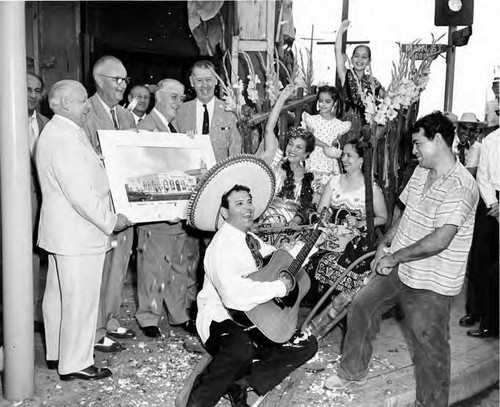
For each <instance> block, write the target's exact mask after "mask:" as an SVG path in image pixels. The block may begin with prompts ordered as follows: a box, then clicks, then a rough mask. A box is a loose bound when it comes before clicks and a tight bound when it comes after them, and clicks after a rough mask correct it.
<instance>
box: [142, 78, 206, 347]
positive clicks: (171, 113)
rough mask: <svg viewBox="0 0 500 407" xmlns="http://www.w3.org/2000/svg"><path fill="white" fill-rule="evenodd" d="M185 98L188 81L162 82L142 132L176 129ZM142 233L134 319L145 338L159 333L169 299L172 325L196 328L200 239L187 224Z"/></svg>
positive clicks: (155, 226) (157, 226) (167, 224)
mask: <svg viewBox="0 0 500 407" xmlns="http://www.w3.org/2000/svg"><path fill="white" fill-rule="evenodd" d="M183 100H184V85H182V83H180V82H179V81H176V80H175V79H164V80H162V81H160V82H159V83H158V91H157V92H156V94H155V107H154V109H153V110H152V111H151V113H149V114H148V115H147V116H146V118H145V119H144V120H143V121H142V122H141V123H139V129H140V130H148V131H161V132H165V133H176V132H177V130H176V129H175V127H174V126H173V124H172V121H173V120H174V119H175V116H176V114H177V110H179V107H180V105H181V104H182V102H183ZM137 231H138V238H139V239H138V249H139V250H138V254H137V293H138V299H139V307H138V309H137V313H136V319H137V322H138V323H139V326H140V327H141V329H142V330H143V332H144V334H145V335H146V336H149V337H151V338H157V337H160V336H161V332H160V328H159V327H158V325H159V322H160V319H161V315H162V308H163V304H164V303H165V306H166V309H167V315H168V321H169V323H170V325H174V326H176V325H179V326H181V327H182V328H184V329H185V330H187V331H188V332H190V333H194V332H195V326H194V322H193V321H192V320H191V319H190V308H191V306H192V304H193V303H194V301H195V300H196V279H195V268H196V266H197V264H198V257H199V250H198V247H197V245H198V241H197V240H196V239H193V238H191V237H190V236H189V235H188V233H187V228H186V224H185V222H158V223H150V224H143V225H140V226H139V227H138V228H137Z"/></svg>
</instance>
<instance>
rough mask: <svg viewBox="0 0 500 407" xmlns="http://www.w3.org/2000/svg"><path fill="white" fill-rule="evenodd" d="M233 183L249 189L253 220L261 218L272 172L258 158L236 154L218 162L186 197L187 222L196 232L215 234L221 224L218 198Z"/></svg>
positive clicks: (272, 186)
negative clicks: (252, 205)
mask: <svg viewBox="0 0 500 407" xmlns="http://www.w3.org/2000/svg"><path fill="white" fill-rule="evenodd" d="M236 184H238V185H243V186H246V187H248V188H250V193H251V194H252V201H253V204H254V206H255V212H254V219H257V218H258V217H259V216H260V215H262V213H263V212H264V211H265V210H266V209H267V207H268V206H269V204H270V203H271V201H272V199H273V196H274V189H275V185H276V179H275V177H274V173H273V171H272V170H271V168H270V167H269V166H268V165H267V164H266V163H265V162H264V161H263V160H261V159H260V158H256V157H255V156H253V155H250V154H240V155H236V156H233V157H230V158H227V159H225V160H223V161H220V162H219V163H217V164H215V165H214V166H213V167H212V168H211V169H210V170H209V171H208V172H207V173H206V174H205V175H204V177H203V178H202V180H201V181H200V182H199V183H198V185H197V186H196V189H195V191H194V192H193V193H192V194H191V197H190V198H189V203H188V208H187V221H188V223H189V224H190V225H191V226H193V227H194V228H196V229H200V230H205V231H211V232H214V231H216V230H217V229H218V228H219V227H220V226H221V225H222V222H223V219H222V217H221V216H219V211H220V203H221V198H222V195H224V193H226V192H227V191H229V190H230V189H231V188H232V187H233V186H235V185H236Z"/></svg>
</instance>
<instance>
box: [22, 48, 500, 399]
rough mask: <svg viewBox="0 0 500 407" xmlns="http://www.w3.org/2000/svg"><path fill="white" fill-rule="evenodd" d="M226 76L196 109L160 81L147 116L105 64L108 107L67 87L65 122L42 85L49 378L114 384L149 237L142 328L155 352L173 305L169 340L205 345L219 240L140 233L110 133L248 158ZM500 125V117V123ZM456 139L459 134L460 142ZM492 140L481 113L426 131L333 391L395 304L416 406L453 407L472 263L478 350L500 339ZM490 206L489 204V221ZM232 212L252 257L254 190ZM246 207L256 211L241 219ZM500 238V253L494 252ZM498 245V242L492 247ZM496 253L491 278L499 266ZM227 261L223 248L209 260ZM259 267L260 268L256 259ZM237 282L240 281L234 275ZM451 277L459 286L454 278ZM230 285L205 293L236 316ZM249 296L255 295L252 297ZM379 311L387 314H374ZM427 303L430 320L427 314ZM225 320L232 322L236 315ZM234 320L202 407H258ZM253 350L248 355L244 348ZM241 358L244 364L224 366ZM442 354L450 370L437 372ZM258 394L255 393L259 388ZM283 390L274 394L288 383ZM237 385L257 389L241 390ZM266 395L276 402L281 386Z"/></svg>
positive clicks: (62, 91) (141, 89) (97, 73)
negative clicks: (122, 191)
mask: <svg viewBox="0 0 500 407" xmlns="http://www.w3.org/2000/svg"><path fill="white" fill-rule="evenodd" d="M214 72H215V71H214V66H213V65H212V64H211V63H210V62H208V61H199V62H196V63H195V64H194V65H193V67H192V70H191V75H190V84H191V86H193V88H194V90H195V92H196V98H195V99H194V100H192V101H189V102H184V90H185V87H184V85H183V84H182V83H180V82H179V81H177V80H175V79H170V78H166V79H164V80H162V81H160V82H159V83H158V86H157V90H156V92H155V94H154V99H155V100H154V101H155V104H154V108H153V109H152V110H151V111H150V112H149V113H148V106H149V103H150V92H149V89H148V88H147V87H145V86H135V87H133V88H132V89H131V90H130V93H129V96H128V101H129V104H130V109H126V108H124V107H122V106H121V105H120V103H121V102H122V101H123V99H124V94H125V91H126V88H127V85H128V84H129V82H130V78H128V77H127V71H126V69H125V67H124V65H123V64H122V63H121V61H120V60H118V59H117V58H115V57H112V56H104V57H102V58H100V59H99V60H98V61H97V62H96V63H95V65H94V67H93V79H94V82H95V87H96V92H95V94H94V95H92V96H91V97H88V94H87V91H86V89H85V88H84V87H83V85H81V84H80V83H78V82H76V81H72V80H62V81H59V82H57V83H56V84H55V85H54V86H52V88H51V89H50V91H49V92H48V101H49V105H50V108H51V110H52V111H53V112H54V117H53V118H52V119H51V120H50V121H49V120H48V119H47V118H45V117H43V116H42V115H41V114H40V113H39V112H37V107H38V105H39V104H40V101H41V99H42V92H43V81H42V79H41V78H39V77H38V76H36V75H34V74H28V78H27V83H28V113H29V134H30V154H31V158H32V167H33V171H32V191H33V193H32V196H33V199H32V202H33V232H34V235H35V236H36V241H35V244H36V246H37V247H38V249H36V250H35V251H34V254H33V256H34V259H33V264H34V279H35V310H39V309H40V307H39V304H40V302H41V301H42V298H43V304H42V311H43V312H42V313H37V312H35V320H36V321H37V322H38V323H39V324H40V325H43V326H44V332H45V339H46V343H47V355H46V359H47V366H48V367H49V368H51V369H57V370H58V373H59V375H60V377H61V379H62V380H73V379H83V380H91V379H101V378H105V377H108V376H110V375H111V374H112V372H111V371H110V370H109V369H107V368H100V367H97V366H95V365H94V356H93V354H94V351H95V350H96V351H101V352H119V351H122V350H123V349H125V345H124V343H123V342H122V341H123V340H127V339H130V338H134V337H135V336H136V333H135V332H134V331H133V330H131V329H129V328H126V327H123V326H122V325H121V324H120V320H119V310H120V305H121V302H122V289H123V285H124V281H125V277H126V274H127V270H128V266H129V261H130V257H131V253H132V250H133V242H134V230H136V231H137V236H138V239H137V241H138V244H137V259H138V261H137V285H138V302H139V304H138V310H137V314H136V319H137V322H138V324H139V327H140V328H141V329H142V331H143V332H144V334H145V335H146V336H148V337H152V338H156V337H159V336H161V331H160V328H159V322H160V319H161V318H162V312H163V305H165V308H166V310H167V316H168V321H169V323H170V325H174V326H180V327H181V328H183V329H185V330H187V331H188V332H191V333H196V326H195V323H194V318H195V313H196V310H195V308H196V300H197V298H196V296H197V291H198V287H197V285H198V279H197V270H198V266H199V262H200V253H201V248H202V247H203V245H206V244H207V243H208V242H207V239H203V238H202V237H200V234H199V233H198V232H196V231H195V230H193V229H191V228H190V227H189V226H187V225H186V222H185V221H183V220H173V221H170V222H156V223H151V224H140V225H138V226H137V227H136V226H134V225H132V223H131V222H130V221H129V220H128V219H127V218H126V217H125V216H124V215H122V214H119V213H118V214H117V213H115V211H114V210H113V205H112V202H111V197H110V188H109V184H108V180H107V176H106V172H105V168H104V164H103V161H102V152H101V147H100V143H99V136H98V131H99V130H145V131H159V132H164V133H169V132H172V133H175V132H179V133H190V132H193V133H196V134H209V137H210V140H211V143H212V147H213V150H214V155H215V158H216V161H221V160H224V159H226V158H228V157H231V156H234V155H237V154H239V153H241V152H242V140H241V136H240V134H239V132H238V129H237V126H236V117H235V115H234V114H233V113H230V112H227V111H226V110H225V109H224V104H223V102H222V101H221V100H219V99H218V98H217V97H216V96H215V94H214V93H215V87H216V84H217V79H216V76H215V74H214ZM497 83H498V82H497ZM497 90H498V85H497ZM497 97H498V96H497ZM497 106H498V105H497ZM496 114H497V116H498V109H497V110H496ZM453 122H454V123H453ZM453 124H455V126H456V128H457V130H458V131H457V133H456V134H455V128H454V126H453ZM480 126H481V123H480V122H479V120H477V118H476V117H475V115H473V114H471V113H466V114H464V115H463V116H462V117H461V119H460V120H458V118H456V117H454V116H453V115H451V114H450V115H448V117H445V116H444V115H442V114H441V113H433V114H431V115H427V116H425V117H424V118H422V119H421V120H419V121H418V122H417V123H416V125H415V127H414V129H413V133H412V140H413V145H414V153H415V154H416V156H417V158H418V160H419V164H420V166H419V167H418V170H416V171H415V173H414V174H413V176H412V178H411V179H410V181H409V183H408V185H407V187H406V188H405V190H404V192H403V193H402V195H401V197H400V199H401V201H402V203H403V204H404V210H403V212H402V215H401V217H400V218H399V217H396V219H398V220H397V221H396V222H395V223H394V224H393V226H392V227H391V228H390V230H389V231H388V232H387V234H386V235H385V236H384V238H383V239H382V241H381V244H380V246H379V249H378V251H377V256H376V259H375V261H374V263H373V265H372V266H373V270H374V271H376V272H377V273H378V274H379V275H380V276H379V277H377V279H376V280H374V282H372V283H371V284H369V285H368V286H367V287H366V289H364V291H362V292H360V295H359V296H357V297H356V299H355V300H354V302H353V305H352V307H351V310H350V311H349V316H348V331H347V336H346V340H345V341H344V352H343V358H342V361H341V363H340V367H339V372H338V375H336V376H334V377H332V378H330V380H329V381H328V382H327V383H326V385H327V386H329V387H331V388H337V387H343V386H348V385H350V384H351V383H353V382H359V381H361V380H363V379H364V378H365V377H366V372H367V368H368V363H369V360H370V357H371V343H370V342H369V340H368V339H367V338H369V337H371V334H372V332H371V330H370V329H371V328H370V323H369V322H370V321H372V320H373V319H374V318H375V316H374V315H375V313H378V312H379V311H380V309H381V308H384V307H385V305H386V304H389V303H390V304H392V303H394V302H396V301H399V302H400V304H402V306H403V308H404V310H405V315H406V320H407V323H408V324H409V327H410V329H411V331H412V334H413V336H414V341H413V342H414V345H415V347H416V353H415V359H416V361H415V363H416V366H417V401H419V400H420V401H419V402H420V403H421V405H445V404H446V403H447V400H448V386H449V374H450V372H449V363H450V361H449V358H450V352H449V344H448V327H447V324H448V322H449V309H450V299H451V297H452V296H454V295H456V294H457V293H458V292H459V291H460V288H461V285H462V282H463V274H464V272H463V271H464V270H465V267H466V264H468V270H469V271H468V275H469V290H468V306H467V315H466V316H465V317H464V318H462V319H461V321H460V324H461V325H463V326H472V325H473V324H474V323H476V322H479V323H480V325H479V327H478V329H475V330H470V331H469V332H468V335H470V336H475V337H488V336H497V335H498V273H497V271H498V191H499V190H500V173H499V172H498V171H499V170H498V168H497V167H498V166H497V165H496V164H497V163H498V161H499V160H500V151H499V145H500V141H499V138H500V133H499V130H496V131H493V132H492V133H491V134H488V135H487V136H486V137H485V138H484V140H483V141H482V143H483V148H482V149H481V148H480V146H481V140H479V138H478V135H479V131H478V129H479V128H480ZM454 139H455V141H453V140H454ZM485 147H486V148H485ZM481 150H482V151H481ZM465 168H467V169H468V170H469V171H466V170H465ZM475 176H477V183H476V181H475V180H474V177H475ZM477 185H479V189H478V188H477ZM479 194H480V195H481V203H480V204H479V205H480V209H478V211H477V215H476V206H477V202H478V200H479ZM221 198H222V202H221V205H222V208H223V209H222V214H223V217H224V219H226V222H227V223H228V224H229V225H230V226H231V227H228V228H226V229H224V230H226V231H227V230H230V234H231V233H232V234H233V235H234V236H233V237H234V239H233V238H231V239H229V241H228V242H226V243H225V250H229V251H231V247H230V246H231V245H236V244H237V242H239V243H241V245H240V246H241V247H239V249H241V250H242V251H243V252H245V253H246V251H247V250H248V249H247V247H246V246H245V245H244V244H243V243H242V242H244V240H245V239H243V240H241V239H239V238H240V237H245V236H246V235H247V234H248V230H249V228H250V226H251V223H252V221H253V210H254V209H253V203H252V196H251V191H250V190H248V188H247V187H246V186H245V185H243V186H242V188H240V189H238V188H237V189H236V190H229V191H227V193H226V194H225V195H224V196H223V197H215V198H214V199H221ZM238 200H240V201H242V202H243V204H242V205H243V206H237V205H239V203H238V202H239V201H238ZM240 203H241V202H240ZM245 208H246V209H245ZM481 208H482V209H481ZM245 211H246V212H245ZM423 214H425V216H423ZM474 221H475V222H476V228H475V229H474ZM415 225H418V227H416V226H415ZM479 225H481V226H480V227H479ZM232 227H234V230H233V229H231V228H232ZM220 230H223V229H220ZM473 230H474V235H473ZM240 232H242V233H243V234H241V233H240ZM217 233H219V232H217ZM220 233H222V232H220ZM220 233H219V234H220ZM224 233H225V232H224ZM495 234H496V239H497V240H496V243H495V241H494V240H492V239H494V235H495ZM216 236H217V235H216ZM485 236H487V239H490V240H488V241H485V240H484V239H485ZM236 237H237V238H236ZM220 239H221V238H219V240H220ZM240 240H241V241H240ZM217 241H218V240H217V238H216V239H215V242H217ZM485 242H488V243H485ZM239 243H238V244H239ZM471 244H472V249H471V254H470V256H468V252H469V247H470V245H471ZM486 246H488V247H489V249H488V250H489V251H488V253H487V254H486V255H487V256H489V257H488V259H491V260H488V264H490V267H484V256H485V250H486V249H485V247H486ZM235 247H236V246H235ZM39 249H41V250H39ZM214 251H216V246H215V245H214V246H213V247H212V249H211V250H209V251H208V253H212V252H214ZM248 253H250V252H248ZM248 253H247V254H248ZM215 255H216V256H223V255H224V254H223V253H222V250H220V251H219V252H217V253H215V252H214V256H215ZM481 256H483V260H481V261H480V260H479V259H481ZM495 256H496V257H495ZM247 257H248V258H249V259H250V260H249V261H250V262H252V263H253V260H251V257H250V256H247ZM467 258H468V259H469V260H467ZM490 261H491V262H492V263H490ZM495 262H496V263H495ZM40 263H41V264H44V263H47V264H48V271H47V282H46V288H45V290H42V289H41V288H40V287H37V285H38V282H39V281H40V280H41V279H40V276H39V274H40V267H39V264H40ZM207 264H208V263H207ZM209 266H210V264H209ZM227 267H228V269H231V267H232V265H231V264H228V265H227ZM246 267H247V266H246V265H245V267H244V268H245V270H243V269H242V271H241V273H242V274H241V276H240V277H242V278H244V277H246V275H247V274H248V273H247V271H248V270H246ZM252 267H254V265H253V264H252ZM209 268H210V267H209ZM476 269H481V270H476ZM442 270H448V271H449V273H451V274H450V275H447V276H443V274H442V273H441V271H442ZM495 270H496V272H495ZM238 272H239V271H238ZM211 273H212V274H214V275H216V274H217V273H220V270H218V269H217V270H216V269H213V270H211ZM245 273H246V274H245ZM424 274H425V276H424ZM42 280H43V279H42ZM495 284H496V286H495ZM219 285H220V286H219ZM212 286H213V287H212ZM222 286H223V282H222V281H218V280H217V279H214V280H212V279H211V280H210V282H207V281H206V282H205V286H204V290H209V289H210V290H209V291H210V294H211V295H213V296H214V298H215V297H217V299H216V300H215V299H214V301H213V302H212V303H211V304H212V306H213V304H214V303H215V301H217V302H220V304H222V306H226V307H228V306H227V304H226V303H225V300H226V299H227V298H229V296H228V297H226V296H225V294H224V293H223V294H220V293H219V289H222V288H221V287H222ZM83 287H84V289H82V288H83ZM273 287H274V288H273V290H274V291H273V293H275V294H273V295H271V297H273V296H274V295H276V296H283V295H286V294H287V293H288V292H289V290H290V286H289V283H287V282H283V281H281V282H279V284H278V283H276V284H274V286H273ZM495 287H496V288H495ZM214 288H215V289H214ZM226 289H227V290H231V289H232V288H231V287H226V288H224V290H226ZM485 290H486V291H487V292H488V295H487V299H485ZM276 293H279V295H278V294H276ZM373 293H376V294H377V295H374V294H373ZM495 293H496V294H495ZM245 295H248V296H251V295H253V294H252V293H251V292H250V291H249V292H248V293H246V294H245ZM495 295H496V297H495ZM374 298H378V300H379V302H378V303H374V302H373V299H374ZM479 298H481V301H480V304H479V305H478V304H476V302H477V300H478V299H479ZM240 300H242V299H240ZM246 300H248V301H250V302H252V301H253V300H249V299H248V298H246ZM266 300H269V298H267V299H266ZM248 301H247V302H248ZM475 301H476V302H475ZM242 302H245V301H242ZM422 303H425V304H426V306H425V307H422V306H421V304H422ZM37 304H38V305H37ZM236 310H238V309H237V308H236ZM241 310H245V309H241ZM438 311H439V312H438ZM41 314H43V318H42V315H41ZM226 314H227V313H225V314H224V315H226ZM224 318H226V319H229V320H231V316H230V314H227V315H226V316H225V317H224ZM224 318H223V320H218V319H216V318H215V319H212V320H210V321H208V322H207V321H205V322H207V324H208V325H206V326H205V331H204V332H203V335H202V339H203V342H204V343H205V344H209V345H210V346H209V348H210V349H211V350H210V349H209V351H210V353H211V354H212V355H213V356H214V362H212V363H216V364H217V369H218V370H217V374H215V373H214V371H215V370H214V369H215V367H214V366H215V364H213V365H212V368H209V369H208V370H206V371H205V372H204V373H203V374H202V375H200V377H199V379H198V380H197V382H196V383H195V386H194V388H193V392H192V395H191V398H190V404H189V405H192V406H195V405H206V404H205V403H206V402H207V401H206V400H210V403H213V402H215V403H216V402H217V400H218V399H219V398H220V396H221V395H222V394H224V393H226V392H228V391H229V390H230V389H233V390H232V392H231V391H230V392H229V393H230V394H231V393H232V394H233V398H232V399H231V403H232V405H242V406H244V405H246V393H245V391H244V390H245V389H244V388H238V389H237V390H236V391H235V390H234V383H235V382H236V381H237V380H240V379H241V378H242V377H244V375H245V374H247V373H248V370H249V369H252V366H254V365H253V362H252V359H253V358H252V357H251V355H250V356H248V355H247V356H248V357H246V358H245V360H240V359H241V355H240V354H239V353H240V352H239V351H238V352H235V351H234V349H236V348H234V349H233V348H232V347H233V344H234V343H239V342H238V341H240V340H241V337H242V335H243V334H242V332H240V331H241V329H240V328H238V327H236V326H233V325H232V324H230V326H229V325H228V326H227V327H226V325H227V324H225V325H224V329H222V328H220V326H222V325H220V324H221V323H222V322H224V320H225V319H224ZM219 325H220V326H219ZM216 327H219V328H220V329H219V328H217V329H219V331H220V332H219V331H216V329H215V328H216ZM207 329H208V331H207ZM235 329H237V332H236V331H234V330H235ZM226 331H227V332H226ZM233 331H234V332H236V333H234V332H233ZM232 335H236V336H235V337H233V336H232ZM245 335H246V334H245ZM228 336H229V337H231V341H235V342H231V345H230V346H229V345H228V344H227V343H226V342H227V340H228V338H227V337H228ZM245 338H246V336H245ZM245 340H247V339H245ZM225 341H226V342H225ZM240 345H241V344H239V345H238V346H239V347H237V349H241V347H240ZM228 346H229V347H228ZM346 346H347V347H346ZM230 348H231V349H232V350H231V349H230ZM228 349H229V350H231V352H229V353H224V352H225V350H228ZM304 349H305V350H304V355H303V357H301V359H300V364H301V363H304V362H305V361H306V360H307V359H308V358H310V357H311V356H312V355H313V353H314V351H315V349H316V342H315V340H314V339H311V340H310V341H309V342H308V343H307V349H306V348H304ZM430 354H432V355H435V357H434V358H433V359H432V360H431V361H430V362H429V363H428V362H427V361H428V359H429V358H428V355H430ZM235 358H236V359H238V358H239V359H238V360H239V363H240V365H238V366H239V367H241V369H240V368H238V371H237V372H236V371H234V366H236V365H235V360H236V359H235ZM436 361H439V363H437V362H436ZM271 365H272V364H271ZM228 366H233V370H231V372H232V373H231V374H232V375H233V376H231V377H225V381H224V385H223V386H222V385H221V382H220V380H218V379H217V380H216V382H217V383H218V386H215V387H214V385H212V384H211V383H212V382H213V380H214V377H216V376H217V377H224V375H225V372H227V371H228V370H227V367H228ZM294 368H295V365H294ZM267 369H272V368H269V367H268V368H267ZM240 370H241V371H240ZM280 377H281V376H280ZM243 382H244V383H246V385H245V386H248V383H250V384H251V383H252V381H250V382H248V380H247V381H243ZM270 382H272V383H273V384H272V385H273V386H274V384H275V380H274V379H273V380H271V381H270ZM238 383H240V384H239V386H240V387H242V385H241V381H240V382H238ZM245 386H243V387H245ZM256 386H257V385H256V384H254V386H253V387H256ZM216 387H217V388H216ZM271 387H272V386H271ZM256 388H258V386H257V387H256ZM262 388H263V389H265V390H266V391H267V390H268V388H267V385H266V386H262ZM263 392H264V391H263ZM233 399H234V400H233ZM237 399H238V400H237ZM233 401H234V402H233Z"/></svg>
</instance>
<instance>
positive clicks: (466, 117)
mask: <svg viewBox="0 0 500 407" xmlns="http://www.w3.org/2000/svg"><path fill="white" fill-rule="evenodd" d="M458 123H477V124H478V125H483V124H484V122H482V121H480V120H479V119H478V118H477V117H476V114H475V113H463V114H462V117H461V118H460V120H458Z"/></svg>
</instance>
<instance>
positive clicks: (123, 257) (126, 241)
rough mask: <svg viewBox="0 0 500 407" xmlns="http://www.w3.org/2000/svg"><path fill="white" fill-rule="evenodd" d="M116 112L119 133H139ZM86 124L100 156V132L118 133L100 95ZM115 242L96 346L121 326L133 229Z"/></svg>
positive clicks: (105, 277) (108, 257)
mask: <svg viewBox="0 0 500 407" xmlns="http://www.w3.org/2000/svg"><path fill="white" fill-rule="evenodd" d="M115 108H116V115H117V119H118V127H119V130H130V129H136V127H135V121H134V117H133V116H132V113H130V112H129V111H128V110H127V109H124V108H123V107H121V106H116V107H115ZM83 123H84V124H83V128H84V130H85V133H86V134H87V137H88V138H89V140H90V142H91V144H92V146H93V147H94V150H95V151H96V152H97V153H98V154H101V147H100V143H99V138H98V135H97V131H98V130H115V127H114V124H113V121H112V119H111V117H110V116H109V115H108V113H107V112H106V110H105V109H104V106H103V105H102V103H101V101H100V100H99V96H97V94H94V95H93V96H92V97H90V98H89V100H88V108H87V109H86V110H85V112H84V118H83ZM113 239H114V240H115V241H116V247H115V248H114V249H113V250H111V251H109V252H108V253H107V254H106V259H105V262H104V271H103V276H102V286H101V299H100V304H99V315H98V318H97V333H96V342H99V341H100V340H101V339H102V338H103V337H104V336H105V335H106V332H107V331H115V330H116V329H118V327H119V326H120V323H119V322H118V320H117V319H116V317H117V315H118V313H119V311H120V305H121V301H122V289H123V283H124V280H125V276H126V274H127V269H128V263H129V259H130V253H131V251H132V243H133V240H134V229H133V228H131V227H130V228H128V229H125V230H124V231H122V232H120V233H116V234H114V235H113Z"/></svg>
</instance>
